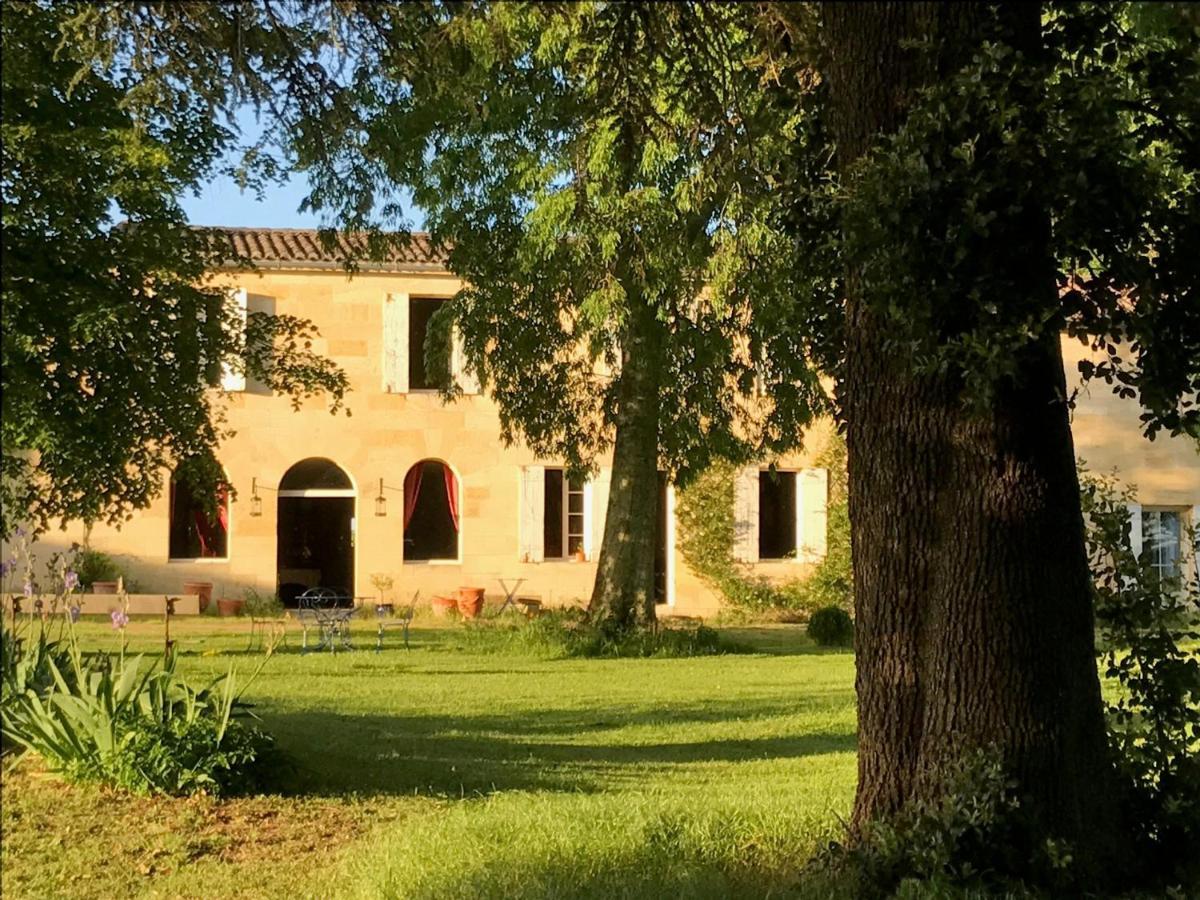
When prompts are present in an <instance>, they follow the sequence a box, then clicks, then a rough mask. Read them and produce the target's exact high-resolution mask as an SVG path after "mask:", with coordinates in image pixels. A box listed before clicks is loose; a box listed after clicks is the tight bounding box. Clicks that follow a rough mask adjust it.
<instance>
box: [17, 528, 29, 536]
mask: <svg viewBox="0 0 1200 900" xmlns="http://www.w3.org/2000/svg"><path fill="white" fill-rule="evenodd" d="M16 534H17V537H19V538H23V537H25V535H26V534H27V532H26V531H25V529H24V528H20V527H18V528H17V532H16Z"/></svg>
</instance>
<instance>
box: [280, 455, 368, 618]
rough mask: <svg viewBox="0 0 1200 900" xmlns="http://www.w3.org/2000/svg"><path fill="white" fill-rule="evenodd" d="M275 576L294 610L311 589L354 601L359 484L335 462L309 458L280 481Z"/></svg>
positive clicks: (286, 601)
mask: <svg viewBox="0 0 1200 900" xmlns="http://www.w3.org/2000/svg"><path fill="white" fill-rule="evenodd" d="M278 497H279V501H278V502H279V505H278V510H277V512H278V515H277V519H276V521H277V541H276V547H277V550H276V571H277V573H278V583H279V599H280V600H281V601H283V603H284V605H285V606H295V605H296V598H297V597H298V596H300V594H302V593H303V592H304V591H305V590H307V589H308V588H314V587H321V588H329V589H331V590H335V591H337V592H338V593H339V594H341V595H342V596H343V597H344V598H345V600H344V603H345V604H346V605H351V604H352V603H353V602H354V601H353V597H354V528H355V522H354V502H355V500H354V498H355V491H354V484H353V482H352V481H351V480H350V476H349V475H347V474H346V473H345V472H344V471H343V470H342V469H341V468H340V467H339V466H338V465H337V463H335V462H333V460H330V459H325V458H324V457H316V456H314V457H310V458H309V459H304V460H301V461H300V462H298V463H296V464H295V465H294V466H292V467H291V468H290V469H288V470H287V472H285V473H284V475H283V478H282V479H280V482H279V493H278Z"/></svg>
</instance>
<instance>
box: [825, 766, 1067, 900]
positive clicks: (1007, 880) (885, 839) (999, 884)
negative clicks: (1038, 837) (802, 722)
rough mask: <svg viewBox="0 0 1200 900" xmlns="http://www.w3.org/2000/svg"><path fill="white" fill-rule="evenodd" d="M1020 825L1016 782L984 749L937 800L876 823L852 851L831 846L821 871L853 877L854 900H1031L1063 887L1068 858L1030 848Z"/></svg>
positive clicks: (949, 779) (949, 778) (1052, 848)
mask: <svg viewBox="0 0 1200 900" xmlns="http://www.w3.org/2000/svg"><path fill="white" fill-rule="evenodd" d="M1021 826H1022V808H1021V802H1020V798H1019V796H1018V793H1017V783H1016V782H1015V781H1014V780H1012V779H1011V778H1009V777H1008V776H1007V775H1006V773H1005V770H1004V766H1003V764H1002V763H1001V761H1000V757H999V754H998V753H996V752H995V751H994V750H990V749H989V750H982V749H981V750H977V751H975V752H973V753H968V754H966V755H964V756H963V757H962V758H961V759H960V760H959V762H958V764H957V765H954V766H951V767H950V768H949V769H948V770H947V771H946V772H945V774H944V776H943V787H942V789H940V790H938V791H936V792H934V795H933V797H932V798H931V799H928V800H924V799H923V800H920V801H917V802H914V803H911V804H910V805H909V806H907V807H906V808H905V809H903V810H902V811H901V812H900V813H899V814H897V815H896V816H894V817H893V818H891V819H889V820H886V821H882V820H880V821H876V822H872V823H870V824H869V825H867V826H866V828H865V829H864V832H863V834H862V836H861V839H860V840H859V841H857V842H856V843H855V844H854V845H853V846H852V847H850V848H846V847H843V846H842V845H840V844H837V843H834V844H831V845H830V847H829V848H828V850H827V851H826V852H825V854H824V855H822V856H821V857H819V858H818V859H817V861H816V867H817V868H818V869H822V868H824V869H827V870H830V871H835V872H841V873H843V874H846V875H849V877H850V878H851V880H852V881H853V882H854V891H853V893H854V896H856V897H893V896H895V897H962V896H997V895H1003V896H1009V897H1021V896H1032V894H1030V893H1029V892H1028V891H1027V888H1026V881H1027V880H1036V881H1038V882H1040V883H1046V884H1051V883H1057V882H1059V881H1060V880H1061V877H1060V874H1059V873H1060V871H1061V869H1062V868H1063V867H1064V865H1065V863H1066V862H1067V857H1066V856H1065V855H1064V854H1063V852H1062V848H1061V847H1059V846H1058V845H1056V844H1054V843H1050V842H1048V843H1046V844H1045V845H1043V846H1041V847H1031V846H1027V845H1026V842H1025V841H1024V835H1026V834H1028V832H1027V831H1025V830H1023V829H1022V827H1021ZM1035 873H1036V874H1035Z"/></svg>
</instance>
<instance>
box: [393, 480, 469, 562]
mask: <svg viewBox="0 0 1200 900" xmlns="http://www.w3.org/2000/svg"><path fill="white" fill-rule="evenodd" d="M459 524H460V523H459V514H458V479H457V478H455V477H454V472H453V471H452V470H451V468H450V467H449V466H448V465H446V464H445V463H443V462H439V461H438V460H433V459H423V460H421V461H420V462H419V463H417V464H416V465H414V466H413V467H412V468H411V469H409V470H408V473H407V474H406V475H405V476H404V559H405V560H406V561H417V562H426V561H429V560H434V559H454V560H456V559H458V537H459Z"/></svg>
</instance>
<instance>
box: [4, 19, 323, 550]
mask: <svg viewBox="0 0 1200 900" xmlns="http://www.w3.org/2000/svg"><path fill="white" fill-rule="evenodd" d="M98 13H99V10H98V8H97V7H96V6H95V5H92V4H77V3H52V4H47V3H22V4H16V5H14V6H13V7H12V8H11V9H7V8H6V10H5V14H4V17H3V23H2V26H0V30H2V40H3V52H4V69H3V104H4V121H3V123H2V125H0V135H2V137H3V143H4V157H3V168H2V172H0V187H2V190H3V200H4V203H3V207H4V211H3V236H2V238H0V240H2V250H3V255H4V268H3V274H2V278H0V281H2V292H3V304H2V306H3V328H2V329H0V330H2V332H3V350H2V353H3V365H2V371H3V384H2V389H3V390H2V392H3V416H2V437H3V446H4V449H3V457H2V468H0V475H2V478H0V507H2V515H0V533H3V534H4V535H6V536H7V535H8V533H9V532H10V531H11V530H12V528H13V527H14V525H15V524H16V523H17V522H18V521H24V522H27V523H29V524H31V525H32V526H33V527H34V528H36V529H44V528H45V527H47V526H48V524H49V523H50V522H51V521H52V520H60V521H65V520H68V519H82V520H84V521H88V522H91V521H100V520H106V521H119V520H121V519H122V518H124V517H126V516H127V515H128V514H129V513H130V512H131V511H132V510H134V509H138V508H143V507H145V506H146V505H147V504H148V503H149V502H150V501H151V500H152V499H153V498H154V497H155V496H157V494H158V493H159V492H160V491H161V490H162V487H163V483H162V469H163V468H164V467H165V466H171V467H183V468H184V469H185V470H187V471H188V472H189V474H190V476H191V480H192V481H193V483H195V484H198V485H207V486H211V487H213V488H214V490H212V491H206V492H203V493H204V495H208V494H215V486H216V485H217V484H219V483H221V482H222V481H223V480H224V476H223V475H222V473H221V470H220V467H219V465H218V464H217V463H216V461H215V460H213V459H212V458H211V455H210V454H211V450H212V449H213V448H215V447H216V445H217V444H218V443H219V441H220V439H221V438H222V437H224V436H225V435H226V433H227V429H226V428H225V427H224V424H223V420H222V412H221V410H222V404H223V400H222V395H221V394H220V392H219V391H217V390H216V387H217V386H219V383H220V377H221V371H222V366H223V365H225V366H227V367H229V368H230V369H231V370H234V371H246V372H249V373H250V374H251V375H252V376H253V377H255V378H257V379H259V380H260V381H262V382H263V383H265V384H268V385H270V386H271V387H272V388H273V389H275V390H277V391H281V392H284V393H287V394H290V395H291V396H292V398H293V400H294V401H297V402H298V401H299V399H300V398H301V397H303V396H307V395H310V394H313V393H316V392H328V394H329V396H330V398H331V405H332V406H333V408H335V409H336V408H337V407H338V406H340V404H341V402H342V398H343V395H344V393H345V391H346V387H347V382H346V379H345V375H344V373H342V372H341V370H340V369H338V368H337V367H336V366H334V365H333V364H332V363H330V362H329V361H328V360H325V359H323V358H321V357H318V356H316V355H314V354H313V353H312V351H311V341H312V339H313V337H314V336H315V334H316V332H315V329H314V328H313V327H312V325H311V324H310V323H308V322H306V321H304V320H300V319H296V318H294V317H290V316H268V315H265V314H263V313H257V312H254V313H251V314H250V316H249V317H248V319H247V321H246V323H245V327H244V328H243V327H241V323H240V319H239V318H238V314H237V311H236V309H235V306H234V304H233V302H232V300H231V298H230V297H228V296H227V293H226V291H225V290H224V289H221V288H218V287H216V286H215V285H214V284H213V283H212V281H211V273H212V270H214V269H215V268H217V266H218V265H219V264H220V263H221V262H222V261H224V260H226V259H227V258H228V257H229V255H230V254H229V252H228V247H226V246H223V245H222V244H221V243H220V241H219V239H217V238H216V237H215V236H212V235H209V234H207V233H205V232H201V231H196V230H193V229H190V228H189V227H188V225H187V220H186V217H185V216H184V214H183V211H182V209H181V208H180V205H179V200H180V198H181V197H182V196H183V195H184V194H185V193H187V192H190V191H193V190H196V189H197V188H198V187H199V186H200V185H201V184H203V183H205V182H206V181H207V180H208V179H209V178H211V177H212V176H213V175H214V174H216V172H217V171H218V170H219V169H220V168H221V165H222V154H223V153H224V152H225V151H226V150H228V149H230V148H231V147H232V146H233V144H234V143H235V139H236V131H235V128H234V126H233V123H232V121H231V120H230V119H228V117H222V116H220V115H219V114H215V113H214V109H213V107H212V106H210V104H209V102H208V99H211V98H205V97H203V96H199V95H197V94H194V93H189V91H188V90H186V89H184V90H180V89H179V86H178V85H175V90H161V91H151V90H142V89H139V88H140V85H139V83H138V79H137V78H136V77H133V75H132V74H131V73H129V72H121V71H116V70H114V69H113V68H112V67H110V66H106V65H105V64H104V61H103V60H100V59H97V58H94V57H93V56H91V55H88V53H87V52H86V50H85V46H86V42H85V41H83V40H78V39H77V38H79V35H78V33H77V29H78V27H79V20H80V18H82V19H89V18H91V17H93V16H95V15H97V14H98ZM117 58H120V59H129V58H130V54H128V53H118V54H117ZM118 68H119V67H118ZM160 87H161V85H160ZM227 90H228V88H227ZM223 118H224V121H222V119H223Z"/></svg>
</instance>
